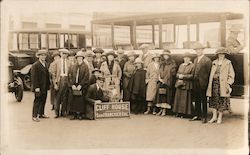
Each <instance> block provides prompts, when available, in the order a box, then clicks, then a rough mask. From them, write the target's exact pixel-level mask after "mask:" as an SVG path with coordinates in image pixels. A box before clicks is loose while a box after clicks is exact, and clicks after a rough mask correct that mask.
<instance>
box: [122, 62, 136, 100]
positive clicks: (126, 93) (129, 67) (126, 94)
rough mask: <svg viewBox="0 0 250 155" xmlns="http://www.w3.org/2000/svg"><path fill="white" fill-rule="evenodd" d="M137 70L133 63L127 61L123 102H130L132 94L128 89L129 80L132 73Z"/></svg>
mask: <svg viewBox="0 0 250 155" xmlns="http://www.w3.org/2000/svg"><path fill="white" fill-rule="evenodd" d="M134 70H135V65H134V63H133V62H130V61H127V62H126V63H125V65H124V69H123V77H122V79H123V101H129V97H130V93H129V90H128V89H127V87H128V83H129V79H130V78H131V75H132V73H133V72H134Z"/></svg>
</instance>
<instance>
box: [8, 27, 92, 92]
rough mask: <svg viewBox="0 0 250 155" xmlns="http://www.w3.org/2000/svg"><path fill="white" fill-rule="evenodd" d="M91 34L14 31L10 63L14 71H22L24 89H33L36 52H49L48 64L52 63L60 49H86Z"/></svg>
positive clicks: (10, 39)
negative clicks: (31, 73) (53, 56)
mask: <svg viewBox="0 0 250 155" xmlns="http://www.w3.org/2000/svg"><path fill="white" fill-rule="evenodd" d="M89 38H90V32H87V31H76V30H66V29H61V30H58V29H32V30H13V31H10V33H9V61H11V62H12V63H13V65H14V66H13V68H14V70H20V72H19V75H20V78H21V79H22V81H23V85H24V88H25V89H27V90H29V89H30V87H31V80H30V79H31V78H30V69H31V66H32V64H33V63H34V62H35V61H36V60H37V58H36V56H35V55H36V52H37V51H38V50H40V49H46V50H48V57H47V60H46V61H47V62H48V64H50V63H51V62H52V57H51V56H52V54H53V52H54V51H57V50H58V49H59V48H67V49H69V50H70V51H79V50H80V49H82V48H86V47H87V46H86V45H87V42H90V41H88V39H89Z"/></svg>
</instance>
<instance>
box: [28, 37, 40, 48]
mask: <svg viewBox="0 0 250 155" xmlns="http://www.w3.org/2000/svg"><path fill="white" fill-rule="evenodd" d="M29 37H30V49H38V48H39V47H38V44H39V42H38V34H30V35H29Z"/></svg>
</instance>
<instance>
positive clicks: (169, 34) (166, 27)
mask: <svg viewBox="0 0 250 155" xmlns="http://www.w3.org/2000/svg"><path fill="white" fill-rule="evenodd" d="M162 42H174V24H163V25H162Z"/></svg>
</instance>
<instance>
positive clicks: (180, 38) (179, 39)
mask: <svg viewBox="0 0 250 155" xmlns="http://www.w3.org/2000/svg"><path fill="white" fill-rule="evenodd" d="M175 33H176V45H177V48H183V43H184V42H186V41H187V25H176V28H175Z"/></svg>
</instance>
